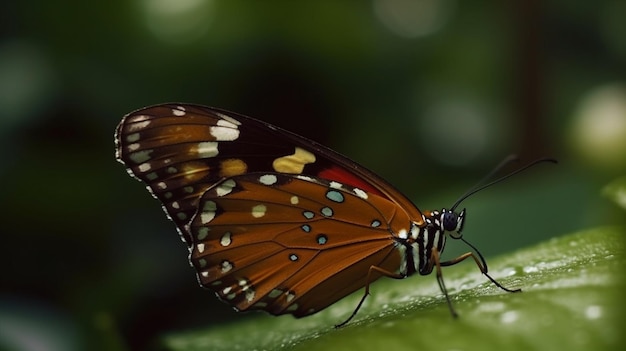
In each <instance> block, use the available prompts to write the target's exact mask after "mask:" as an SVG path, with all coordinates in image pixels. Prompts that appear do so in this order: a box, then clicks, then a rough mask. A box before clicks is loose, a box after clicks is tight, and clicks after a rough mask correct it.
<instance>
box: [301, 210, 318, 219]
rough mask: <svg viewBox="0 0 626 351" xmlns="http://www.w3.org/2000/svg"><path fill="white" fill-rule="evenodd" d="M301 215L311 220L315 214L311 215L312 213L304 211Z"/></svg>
mask: <svg viewBox="0 0 626 351" xmlns="http://www.w3.org/2000/svg"><path fill="white" fill-rule="evenodd" d="M302 215H303V216H304V218H306V219H311V218H313V217H315V213H313V212H312V211H304V212H302Z"/></svg>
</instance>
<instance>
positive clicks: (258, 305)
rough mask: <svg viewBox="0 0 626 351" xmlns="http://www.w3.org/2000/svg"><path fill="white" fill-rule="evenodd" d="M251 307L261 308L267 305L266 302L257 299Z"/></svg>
mask: <svg viewBox="0 0 626 351" xmlns="http://www.w3.org/2000/svg"><path fill="white" fill-rule="evenodd" d="M252 307H256V308H261V309H262V308H265V307H267V302H263V301H259V302H257V303H255V304H254V306H252Z"/></svg>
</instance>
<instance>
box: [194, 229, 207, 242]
mask: <svg viewBox="0 0 626 351" xmlns="http://www.w3.org/2000/svg"><path fill="white" fill-rule="evenodd" d="M207 236H209V227H200V228H199V229H198V232H197V233H196V238H197V239H198V240H204V239H206V237H207Z"/></svg>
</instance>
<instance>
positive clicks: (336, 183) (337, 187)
mask: <svg viewBox="0 0 626 351" xmlns="http://www.w3.org/2000/svg"><path fill="white" fill-rule="evenodd" d="M330 187H331V188H335V189H341V188H342V187H343V184H341V183H339V182H335V181H332V182H330Z"/></svg>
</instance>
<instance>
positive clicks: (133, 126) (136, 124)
mask: <svg viewBox="0 0 626 351" xmlns="http://www.w3.org/2000/svg"><path fill="white" fill-rule="evenodd" d="M150 122H152V121H140V122H133V123H132V124H129V125H128V131H129V132H134V131H137V130H140V129H144V128H145V127H147V126H148V125H150Z"/></svg>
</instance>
